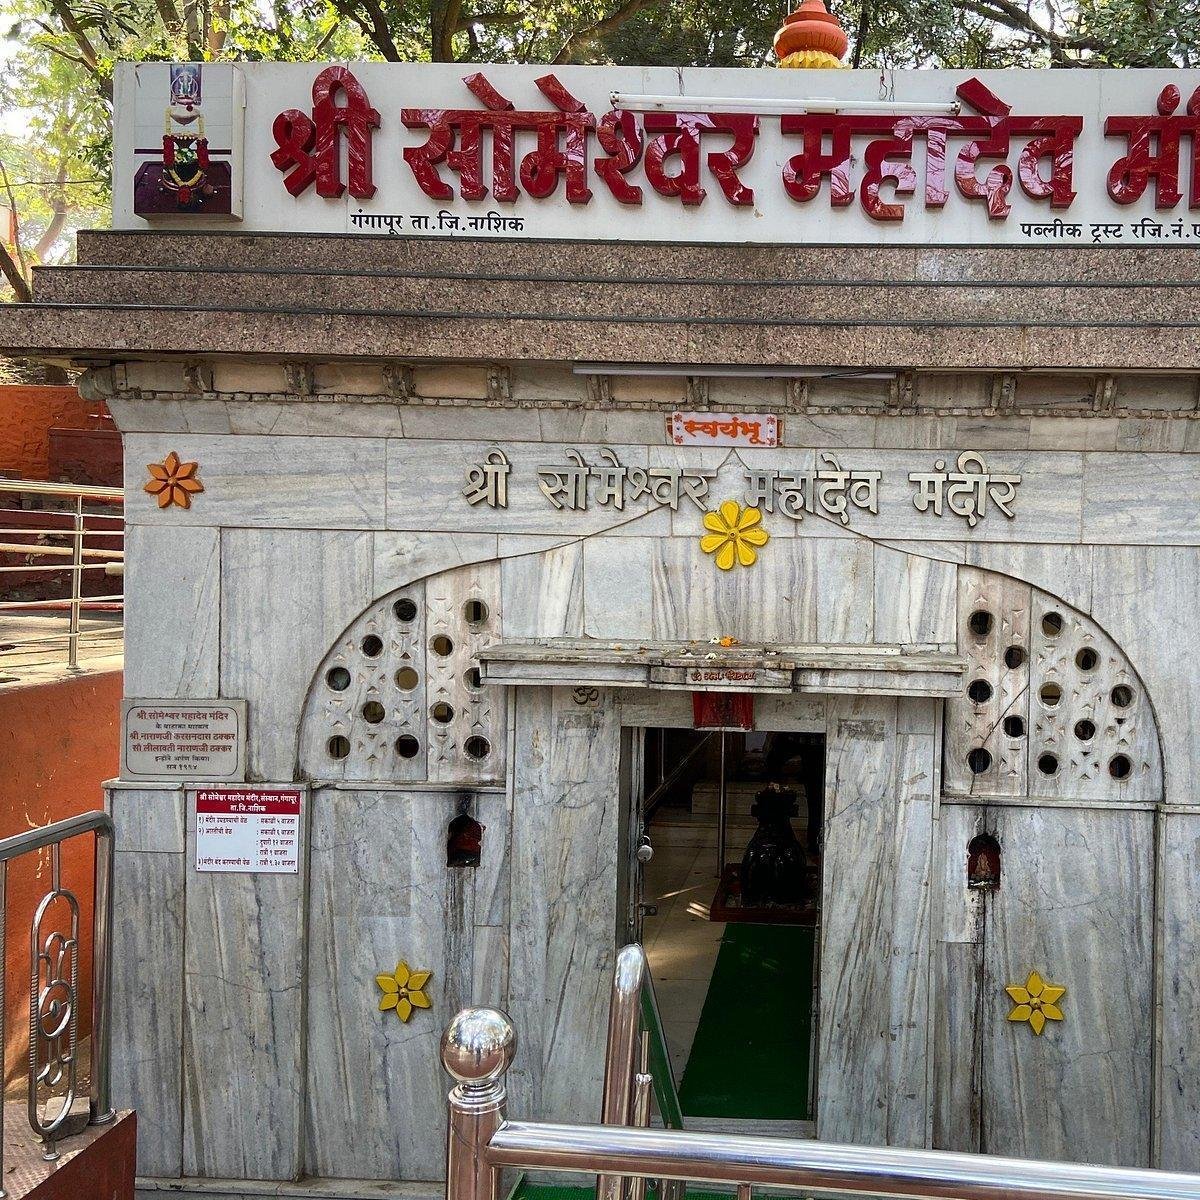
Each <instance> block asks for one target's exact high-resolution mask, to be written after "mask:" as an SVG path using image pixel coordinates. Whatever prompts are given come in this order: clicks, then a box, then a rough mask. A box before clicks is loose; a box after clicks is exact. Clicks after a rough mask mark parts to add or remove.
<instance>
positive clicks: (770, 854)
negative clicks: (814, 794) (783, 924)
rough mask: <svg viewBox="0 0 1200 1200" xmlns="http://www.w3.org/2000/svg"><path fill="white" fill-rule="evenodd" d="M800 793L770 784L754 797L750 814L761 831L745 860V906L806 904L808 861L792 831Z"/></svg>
mask: <svg viewBox="0 0 1200 1200" xmlns="http://www.w3.org/2000/svg"><path fill="white" fill-rule="evenodd" d="M797 811H798V809H797V805H796V793H795V792H794V791H792V789H791V788H784V787H779V786H778V785H777V784H770V785H769V786H767V787H765V788H763V790H762V791H761V792H759V793H758V794H757V795H756V796H755V797H754V807H753V808H752V809H751V810H750V813H751V815H752V816H754V817H755V818H757V820H758V828H757V829H756V830H755V831H754V836H753V837H752V838H751V839H750V844H749V845H748V846H747V847H746V853H745V854H744V855H743V856H742V867H741V880H742V904H743V905H745V906H746V907H751V908H756V907H760V906H762V905H768V904H780V905H789V906H797V905H800V904H803V902H804V893H805V881H806V878H807V865H808V859H807V857H806V855H805V853H804V850H803V848H802V847H801V845H800V843H799V842H798V841H797V840H796V834H795V831H794V830H793V829H792V821H791V818H792V817H794V816H795V815H796V813H797Z"/></svg>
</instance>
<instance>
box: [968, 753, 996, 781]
mask: <svg viewBox="0 0 1200 1200" xmlns="http://www.w3.org/2000/svg"><path fill="white" fill-rule="evenodd" d="M991 765H992V756H991V755H990V754H989V753H988V752H987V751H986V750H985V749H984V748H983V747H982V746H976V747H975V749H974V750H971V751H969V752H968V753H967V766H968V767H970V768H971V773H972V774H973V775H982V774H983V773H984V771H986V770H987V769H988V767H990V766H991Z"/></svg>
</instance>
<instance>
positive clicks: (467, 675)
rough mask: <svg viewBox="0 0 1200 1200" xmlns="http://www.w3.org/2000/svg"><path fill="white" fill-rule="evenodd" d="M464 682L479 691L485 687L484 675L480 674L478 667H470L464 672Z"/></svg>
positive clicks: (474, 690)
mask: <svg viewBox="0 0 1200 1200" xmlns="http://www.w3.org/2000/svg"><path fill="white" fill-rule="evenodd" d="M463 683H465V684H466V685H467V687H469V688H470V689H471V691H473V692H477V691H479V690H480V688H482V687H483V676H482V675H480V674H479V668H478V667H468V668H467V669H466V670H465V671H464V672H463Z"/></svg>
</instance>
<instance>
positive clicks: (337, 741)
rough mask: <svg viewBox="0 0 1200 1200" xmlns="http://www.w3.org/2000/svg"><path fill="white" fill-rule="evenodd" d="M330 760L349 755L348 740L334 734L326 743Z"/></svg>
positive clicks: (338, 734)
mask: <svg viewBox="0 0 1200 1200" xmlns="http://www.w3.org/2000/svg"><path fill="white" fill-rule="evenodd" d="M325 748H326V749H327V750H328V751H329V757H330V758H345V757H346V756H347V755H348V754H349V753H350V739H349V738H348V737H343V736H342V735H341V734H340V733H336V734H334V735H333V737H331V738H330V739H329V741H328V742H327V743H326V746H325Z"/></svg>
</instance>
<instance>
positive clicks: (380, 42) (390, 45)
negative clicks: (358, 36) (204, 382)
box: [334, 0, 401, 62]
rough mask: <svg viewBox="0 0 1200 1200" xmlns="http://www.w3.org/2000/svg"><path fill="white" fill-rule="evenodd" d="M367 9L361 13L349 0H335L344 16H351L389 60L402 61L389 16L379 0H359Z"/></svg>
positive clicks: (368, 38)
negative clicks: (388, 19) (389, 24)
mask: <svg viewBox="0 0 1200 1200" xmlns="http://www.w3.org/2000/svg"><path fill="white" fill-rule="evenodd" d="M358 2H359V3H361V4H362V6H363V7H364V8H365V9H366V10H367V11H366V13H365V14H364V13H361V12H359V11H358V9H357V8H356V7H355V6H354V4H352V3H350V2H349V0H334V3H335V6H336V8H337V10H338V12H340V13H341V14H342V16H344V17H349V18H350V20H351V21H353V22H354V23H355V25H357V26H358V27H359V29H361V30H362V31H363V34H364V36H365V37H366V38H367V40H368V41H369V42H371V44H372V45H373V46H374V47H375V49H376V50H378V51H379V53H380V54H382V55H383V57H384V58H385V59H387V61H388V62H400V61H401V60H400V50H399V47H397V45H396V43H395V42H394V41H393V40H392V34H391V31H390V30H389V29H388V23H387V16H386V15H385V13H384V11H383V8H382V7H381V6H380V5H379V3H378V0H358Z"/></svg>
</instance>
